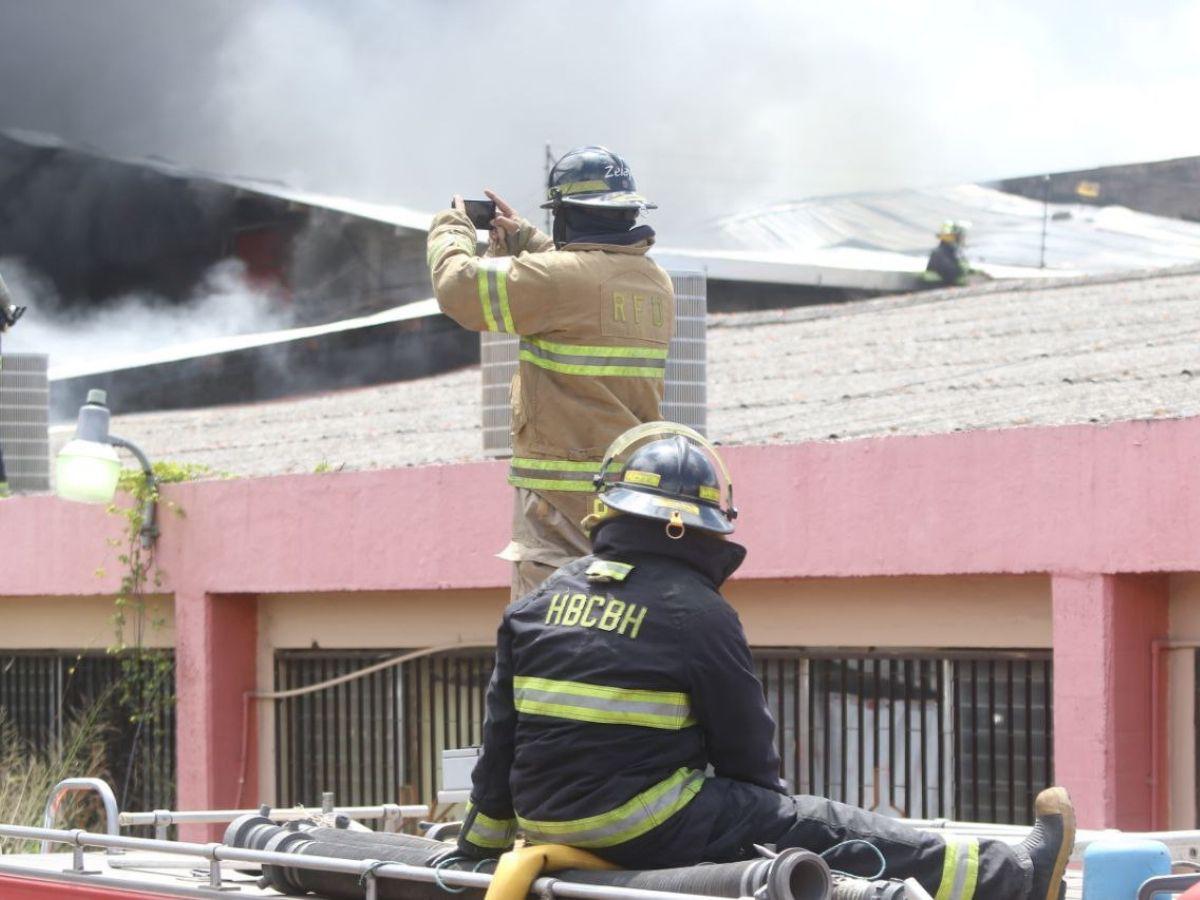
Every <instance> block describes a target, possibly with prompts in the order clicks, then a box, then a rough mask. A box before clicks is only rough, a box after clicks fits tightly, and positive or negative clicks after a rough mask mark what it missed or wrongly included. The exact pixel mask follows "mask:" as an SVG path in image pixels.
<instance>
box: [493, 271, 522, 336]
mask: <svg viewBox="0 0 1200 900" xmlns="http://www.w3.org/2000/svg"><path fill="white" fill-rule="evenodd" d="M496 293H498V294H499V295H500V315H501V316H502V317H503V318H504V330H505V331H507V332H508V333H509V334H516V333H517V329H516V328H515V327H514V326H513V319H512V310H510V309H509V308H508V269H507V268H498V269H496Z"/></svg>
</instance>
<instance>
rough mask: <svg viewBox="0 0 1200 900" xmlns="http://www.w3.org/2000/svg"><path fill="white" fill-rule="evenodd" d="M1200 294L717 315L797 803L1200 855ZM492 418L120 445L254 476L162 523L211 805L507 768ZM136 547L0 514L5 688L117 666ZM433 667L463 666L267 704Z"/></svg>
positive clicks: (192, 754) (274, 421) (1167, 287)
mask: <svg viewBox="0 0 1200 900" xmlns="http://www.w3.org/2000/svg"><path fill="white" fill-rule="evenodd" d="M1197 290H1200V276H1198V275H1197V274H1196V273H1194V272H1184V273H1181V274H1177V275H1170V276H1157V277H1156V278H1154V279H1147V278H1145V277H1142V276H1129V277H1125V278H1124V279H1120V278H1118V279H1109V280H1107V281H1102V282H1087V283H1083V284H1078V285H1074V286H1055V287H1053V288H1049V289H1037V290H1034V289H1030V288H1029V287H1028V286H1026V287H1023V288H1022V287H1020V286H1017V287H1004V286H999V285H990V286H986V287H984V288H981V289H979V290H977V291H976V292H974V293H972V292H956V293H953V295H952V296H947V297H942V298H941V299H939V298H938V297H935V296H933V295H929V296H926V297H922V298H918V300H913V299H912V298H897V299H895V300H894V301H888V302H883V301H872V302H871V303H870V304H865V305H863V306H862V307H850V306H848V307H843V308H830V309H827V310H816V311H813V310H795V311H792V312H788V313H770V314H765V313H756V314H747V315H745V316H725V317H721V316H717V317H713V320H712V321H711V323H710V344H709V364H710V370H709V371H710V377H709V388H710V393H709V409H710V418H709V423H710V433H711V434H713V435H714V436H715V437H717V438H719V439H721V440H723V441H725V442H726V443H729V444H736V445H738V446H732V447H730V448H729V449H728V453H727V460H728V463H729V465H730V468H731V469H732V471H733V475H734V479H735V482H736V495H737V502H738V506H739V507H740V509H741V510H742V516H741V518H739V520H738V524H739V529H738V532H737V535H736V538H737V539H739V540H741V541H742V542H744V543H745V544H746V545H747V547H748V549H749V557H748V560H747V562H746V564H745V565H744V566H743V568H742V569H741V570H740V571H739V572H738V573H737V575H736V577H735V578H734V579H733V580H732V581H731V582H730V584H729V585H728V586H727V588H726V594H727V596H728V597H729V599H730V601H731V602H732V603H733V604H734V606H735V607H736V608H737V609H738V611H739V613H740V615H741V617H742V620H743V622H744V624H745V626H746V631H747V634H748V637H749V640H750V642H751V644H752V646H753V648H754V649H755V652H756V656H757V658H758V663H759V667H760V674H761V675H762V677H763V680H764V686H765V688H766V691H767V694H768V699H769V701H770V703H771V706H772V709H773V711H774V712H775V715H776V718H777V720H778V722H779V726H780V734H779V741H780V747H781V751H782V756H783V760H784V765H785V772H784V775H785V777H787V778H788V779H789V780H790V781H791V782H792V784H793V786H794V787H795V788H796V789H797V790H800V791H811V792H814V793H821V794H825V795H829V796H834V797H835V798H836V799H844V800H848V801H849V802H853V803H860V804H862V805H866V806H869V807H872V808H879V809H883V810H893V811H896V812H899V813H902V814H907V815H909V816H913V817H921V818H933V817H941V816H945V817H950V818H960V819H985V820H1004V821H1027V818H1028V808H1027V802H1028V798H1029V796H1030V794H1031V792H1033V791H1036V790H1037V789H1038V788H1039V787H1041V786H1043V785H1044V784H1045V783H1046V782H1047V781H1049V780H1051V779H1053V780H1055V781H1057V782H1060V783H1063V784H1066V785H1067V786H1068V787H1069V788H1070V790H1071V791H1072V793H1073V795H1074V797H1075V799H1076V802H1077V804H1078V808H1079V812H1080V820H1081V824H1082V825H1084V826H1087V827H1102V826H1115V827H1120V828H1126V829H1146V828H1152V827H1174V828H1181V827H1187V828H1191V827H1195V825H1196V824H1197V808H1196V799H1195V798H1196V793H1197V779H1196V768H1197V767H1196V732H1197V716H1196V705H1197V704H1196V697H1197V687H1196V676H1195V672H1196V653H1197V651H1196V648H1197V647H1200V479H1197V477H1196V473H1197V472H1198V471H1200V398H1198V397H1197V392H1196V389H1195V386H1194V384H1193V381H1192V371H1193V370H1195V369H1196V367H1195V364H1194V360H1195V343H1194V339H1192V338H1189V337H1188V336H1187V334H1186V331H1185V332H1183V333H1182V334H1180V332H1179V329H1177V328H1176V327H1175V325H1174V324H1173V323H1175V322H1178V321H1179V320H1180V318H1179V316H1180V315H1182V314H1183V313H1184V312H1185V311H1190V310H1191V309H1192V308H1193V306H1194V296H1195V293H1196V291H1197ZM943 300H946V301H948V302H942V301H943ZM918 301H919V302H918ZM478 395H479V391H478V376H477V375H476V374H475V373H472V372H470V371H466V372H462V373H452V374H451V375H448V376H443V377H441V378H439V379H432V380H428V381H424V382H413V383H409V384H408V385H394V386H389V387H388V388H385V389H380V390H378V391H377V392H374V393H369V394H368V393H365V392H357V393H348V394H344V395H339V396H336V397H334V396H328V397H319V398H312V399H310V400H307V401H303V402H297V403H295V404H290V403H289V404H268V405H264V406H260V407H243V408H232V409H231V408H226V409H222V410H213V411H208V412H205V413H196V412H187V413H178V414H155V415H147V416H131V417H127V418H126V419H125V420H123V421H119V423H117V424H115V425H114V430H118V431H119V432H120V433H122V434H123V435H125V436H127V437H130V438H132V439H134V440H137V441H138V442H139V443H141V444H142V446H143V448H144V449H146V450H147V451H148V452H149V453H150V454H151V456H152V457H155V458H160V459H162V458H170V459H176V460H182V461H189V460H202V461H209V462H212V463H213V464H214V465H215V466H216V467H217V468H220V469H226V470H230V471H233V472H235V473H236V474H239V475H243V476H247V477H242V478H238V479H232V480H209V481H200V482H193V483H187V484H180V485H172V486H168V487H167V488H165V491H164V492H165V495H166V497H167V498H168V499H169V500H171V501H172V502H173V503H175V504H177V505H178V507H179V508H181V509H182V510H184V511H185V513H186V515H185V516H184V517H176V516H172V515H165V516H164V517H163V518H164V521H163V533H162V536H161V538H160V540H159V546H158V560H159V564H160V567H161V571H162V572H163V575H164V582H163V585H162V588H161V593H160V594H158V595H156V597H155V598H154V604H155V605H156V609H157V612H158V614H160V615H161V617H162V619H163V620H164V622H165V624H164V626H163V627H162V628H160V629H157V630H152V631H151V632H150V635H149V641H150V642H151V643H154V644H157V645H160V646H163V647H168V648H173V650H174V663H175V677H176V692H177V696H178V701H177V707H176V716H177V723H178V728H177V737H178V740H177V741H176V742H175V748H176V749H175V753H176V754H177V766H176V775H175V779H176V784H177V796H176V799H175V802H176V805H177V806H178V807H180V808H189V807H190V808H196V807H210V808H212V807H216V808H224V807H231V806H235V805H238V806H249V805H253V804H255V803H257V802H259V801H266V802H277V803H287V804H291V803H296V802H303V803H305V804H313V803H315V802H318V800H319V797H318V796H317V794H316V792H317V791H319V790H321V789H323V788H332V789H336V790H337V791H338V796H339V800H340V801H343V802H390V801H394V800H397V799H405V800H409V799H413V800H415V799H420V800H430V799H432V795H433V793H434V792H435V790H436V788H437V786H438V779H437V775H436V768H437V752H438V750H440V749H441V748H444V747H448V746H450V747H452V746H456V745H461V744H466V743H470V742H471V741H472V740H477V739H478V726H479V718H480V715H481V713H480V707H479V696H480V691H481V689H482V684H483V682H484V681H485V680H486V677H487V668H488V665H487V650H486V648H487V647H488V646H489V645H490V644H491V642H492V640H493V637H494V634H495V628H496V624H497V621H498V618H499V615H500V612H501V610H502V609H503V606H504V604H505V602H506V600H507V595H508V577H509V572H508V568H507V564H506V563H503V562H501V561H500V560H498V559H496V558H495V557H494V556H493V554H494V553H495V552H496V551H497V550H498V549H499V548H500V547H501V546H503V544H504V543H505V541H506V539H507V534H508V528H509V515H510V494H509V491H510V489H509V488H508V487H507V486H506V485H505V483H504V477H503V476H504V465H503V464H502V463H500V462H485V461H479V460H478V459H471V457H473V456H474V457H477V456H478V447H479V444H478V436H479V431H478V423H479V415H478ZM472 404H474V406H472ZM1097 419H1098V420H1100V422H1108V424H1100V423H1096V424H1089V422H1090V421H1092V420H1097ZM1012 426H1024V427H1012ZM896 432H899V433H898V434H897V433H896ZM922 432H926V433H922ZM927 432H935V433H927ZM938 432H940V433H938ZM956 432H957V433H956ZM63 437H64V435H58V436H57V439H59V440H61V439H62V438H63ZM831 437H837V438H838V440H829V438H831ZM763 442H768V443H763ZM305 454H308V455H305ZM322 460H327V461H328V462H329V463H332V464H335V465H336V464H338V463H339V462H347V463H348V464H349V465H350V467H351V468H356V469H360V470H359V471H347V472H327V473H323V474H313V468H314V463H317V462H318V461H322ZM432 460H456V461H453V462H441V463H437V464H431V462H430V461H432ZM320 468H325V466H321V467H320ZM288 469H291V470H293V471H294V472H307V473H308V474H271V473H279V472H284V471H287V470H288ZM117 531H118V521H117V520H116V519H114V518H112V517H110V516H107V515H106V514H105V512H104V511H103V510H102V509H98V508H89V507H84V506H79V505H74V504H68V503H64V502H62V501H59V500H57V499H55V498H53V497H50V496H29V497H18V498H15V499H12V500H8V501H4V502H2V503H0V536H2V537H3V547H4V553H5V559H4V565H3V571H2V574H0V663H3V660H4V659H5V658H6V655H14V658H16V655H19V654H34V655H36V654H38V653H41V654H46V653H49V652H58V653H64V652H69V653H75V652H78V651H80V650H88V649H92V650H97V651H98V650H102V648H103V647H105V646H106V645H107V644H108V643H110V642H111V635H112V627H111V625H110V624H109V621H108V620H109V617H110V615H111V611H112V597H113V594H114V592H115V591H116V589H117V583H118V580H117V568H118V567H117V565H116V563H115V559H114V557H115V554H116V551H115V550H113V549H112V548H111V547H109V546H108V544H107V543H106V538H107V537H110V536H113V535H115V534H116V533H117ZM98 570H102V571H98ZM429 647H440V648H455V647H458V648H462V649H461V650H458V651H455V650H453V649H446V650H444V651H443V652H441V653H439V654H438V655H437V656H435V657H434V658H433V659H431V660H427V661H425V662H424V663H422V664H421V665H416V664H413V665H412V666H409V664H405V666H404V667H401V668H398V669H393V670H389V671H390V674H387V675H386V677H385V675H383V674H380V675H379V677H378V678H375V676H372V679H373V680H361V681H359V682H356V684H358V685H359V686H358V687H354V688H350V687H346V686H342V687H338V688H336V689H332V688H331V689H329V690H328V691H322V692H318V693H317V694H313V695H310V696H308V697H307V698H294V699H262V698H256V697H254V696H251V695H253V694H255V693H258V694H262V693H271V692H277V691H279V690H290V689H293V688H296V687H297V686H299V685H304V684H310V683H313V682H320V681H322V680H324V679H328V678H329V677H331V676H335V675H341V674H346V673H350V672H352V671H354V670H356V669H361V668H362V667H363V666H366V665H369V664H372V663H375V662H378V661H380V660H385V659H387V658H389V657H392V656H394V655H395V654H397V653H400V652H403V651H409V650H417V649H420V648H429ZM0 668H3V666H2V665H0ZM0 674H2V673H0ZM2 684H3V682H2V679H0V686H2ZM2 699H3V698H2V697H0V700H2Z"/></svg>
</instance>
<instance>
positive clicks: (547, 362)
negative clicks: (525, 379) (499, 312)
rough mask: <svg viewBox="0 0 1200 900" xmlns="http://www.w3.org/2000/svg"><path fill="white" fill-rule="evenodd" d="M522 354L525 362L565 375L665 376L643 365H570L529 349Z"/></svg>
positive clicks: (658, 370) (657, 370)
mask: <svg viewBox="0 0 1200 900" xmlns="http://www.w3.org/2000/svg"><path fill="white" fill-rule="evenodd" d="M520 356H521V359H523V360H525V362H527V363H532V364H533V365H535V366H537V367H538V368H539V369H547V370H549V371H551V372H561V373H562V374H564V375H610V376H613V375H615V376H622V377H626V378H662V377H663V370H662V369H654V368H649V367H643V366H589V365H568V364H566V363H560V362H555V361H554V360H551V359H543V358H542V357H540V356H534V355H533V354H532V353H530V352H529V351H528V350H522V351H521V354H520Z"/></svg>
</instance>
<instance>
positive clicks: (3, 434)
mask: <svg viewBox="0 0 1200 900" xmlns="http://www.w3.org/2000/svg"><path fill="white" fill-rule="evenodd" d="M46 371H47V357H46V356H45V355H44V354H41V353H11V354H6V355H5V356H4V357H3V358H0V449H3V451H4V468H5V470H6V472H7V473H8V484H9V487H10V488H12V490H14V491H48V490H50V435H49V431H48V426H49V422H50V382H49V380H48V379H47V376H46Z"/></svg>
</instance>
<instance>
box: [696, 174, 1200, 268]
mask: <svg viewBox="0 0 1200 900" xmlns="http://www.w3.org/2000/svg"><path fill="white" fill-rule="evenodd" d="M1043 211H1044V210H1043V205H1042V204H1041V203H1039V202H1037V201H1036V200H1029V199H1027V198H1025V197H1019V196H1016V195H1015V194H1006V193H1004V192H1003V191H998V190H994V189H992V188H988V187H984V186H982V185H975V184H967V185H959V186H956V187H947V188H933V189H928V190H905V191H890V192H885V193H872V194H855V195H848V196H843V197H821V198H815V199H811V200H801V201H797V202H792V203H781V204H778V205H774V206H770V207H767V208H765V209H761V210H755V211H752V212H748V213H743V214H740V215H736V216H730V217H728V218H726V219H723V220H721V222H720V223H718V227H719V230H720V232H721V233H722V234H723V235H724V236H725V237H726V238H727V239H728V240H730V241H732V242H733V243H734V244H735V245H736V246H738V247H743V248H746V249H747V250H750V251H754V252H759V253H761V252H762V251H774V252H775V253H789V254H792V258H793V259H794V260H796V261H798V262H803V261H812V260H819V259H821V258H822V257H823V255H826V254H828V253H829V252H830V251H845V250H853V251H858V252H856V253H855V254H854V257H853V258H854V259H855V261H856V264H857V265H858V266H859V267H861V268H879V269H885V270H897V269H899V270H901V271H903V270H904V268H903V265H904V264H903V262H902V261H900V260H897V259H896V258H895V257H894V256H893V254H902V255H903V256H905V257H907V258H908V259H909V260H910V261H911V262H910V263H909V270H911V268H912V267H914V266H917V267H919V269H924V268H925V260H926V259H927V257H928V255H929V251H930V250H931V249H932V248H933V246H934V245H935V244H936V243H937V239H936V237H935V232H936V231H937V229H938V226H940V224H941V223H942V222H943V221H944V220H946V219H955V220H960V221H963V220H965V221H969V222H970V223H971V229H970V235H969V238H968V243H967V255H968V257H969V258H970V260H971V262H972V263H974V264H978V265H980V267H981V268H984V269H985V270H987V271H989V272H991V273H992V274H994V275H996V276H999V277H1014V276H1016V277H1022V276H1026V275H1029V274H1032V273H1031V272H1030V271H1029V270H1031V269H1032V270H1036V269H1037V268H1038V266H1039V262H1040V259H1041V240H1042V220H1043ZM1045 212H1047V214H1048V215H1047V221H1046V267H1047V268H1048V269H1050V270H1051V271H1052V272H1053V273H1054V274H1070V273H1099V272H1116V271H1130V270H1133V269H1151V268H1163V267H1169V266H1177V265H1183V264H1187V263H1193V262H1200V224H1196V223H1192V222H1184V221H1181V220H1179V219H1170V218H1164V217H1161V216H1152V215H1147V214H1145V213H1138V212H1133V211H1132V210H1129V209H1125V208H1124V207H1119V206H1109V207H1098V206H1087V205H1082V204H1062V203H1052V204H1049V205H1048V207H1046V209H1045ZM875 254H879V255H875ZM1014 269H1015V271H1013V270H1014ZM1022 270H1024V271H1022Z"/></svg>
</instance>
